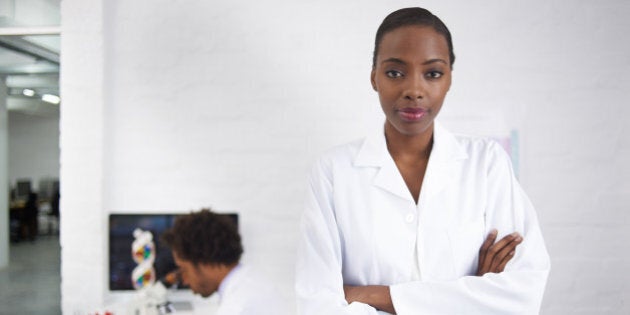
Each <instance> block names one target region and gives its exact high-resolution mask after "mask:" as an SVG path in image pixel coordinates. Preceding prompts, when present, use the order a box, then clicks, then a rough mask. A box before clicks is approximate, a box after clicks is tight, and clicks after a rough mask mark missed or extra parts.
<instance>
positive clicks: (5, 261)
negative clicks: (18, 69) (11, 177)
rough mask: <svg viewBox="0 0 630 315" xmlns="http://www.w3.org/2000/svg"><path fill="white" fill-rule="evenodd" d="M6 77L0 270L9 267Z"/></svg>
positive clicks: (1, 103) (2, 89)
mask: <svg viewBox="0 0 630 315" xmlns="http://www.w3.org/2000/svg"><path fill="white" fill-rule="evenodd" d="M5 82H6V77H5V76H0V231H3V232H2V233H1V234H0V269H2V268H4V267H6V266H8V265H9V233H7V232H6V231H9V211H8V204H9V198H8V197H9V183H8V180H6V178H8V176H7V173H8V165H9V163H8V161H7V160H8V158H9V154H8V152H7V150H8V144H7V142H8V140H7V139H8V138H9V137H8V131H7V122H8V115H7V89H6V84H5Z"/></svg>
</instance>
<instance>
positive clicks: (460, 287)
mask: <svg viewBox="0 0 630 315" xmlns="http://www.w3.org/2000/svg"><path fill="white" fill-rule="evenodd" d="M489 151H490V152H489V153H488V154H489V156H490V158H489V159H488V160H487V163H488V164H487V165H486V169H487V181H486V182H485V185H487V196H486V226H487V228H488V230H489V229H492V228H497V229H498V230H499V237H498V238H497V240H498V239H500V237H502V236H503V235H506V234H509V233H511V232H513V231H517V232H519V233H520V234H521V235H523V242H522V243H521V244H520V245H519V246H518V247H517V249H516V255H515V256H514V257H513V258H512V260H511V261H510V262H509V263H508V265H507V266H506V268H505V270H504V272H502V273H498V274H496V273H487V274H485V275H484V276H482V277H477V276H464V277H462V278H459V279H456V280H452V281H417V282H409V283H402V284H396V285H392V286H391V287H390V292H391V297H392V302H393V304H394V308H395V309H396V312H397V314H399V315H411V314H538V313H539V309H540V304H541V301H542V296H543V292H544V288H545V284H546V281H547V276H548V273H549V269H550V264H549V255H548V254H547V250H546V248H545V244H544V241H543V237H542V234H541V231H540V227H539V225H538V220H537V217H536V213H535V212H534V208H533V206H532V204H531V203H530V201H529V199H528V198H527V196H526V195H525V193H524V192H523V190H522V189H521V187H520V185H519V184H518V182H517V181H516V178H515V176H514V174H513V171H512V166H511V164H510V160H509V157H508V156H507V154H506V153H505V151H503V150H502V149H500V148H498V145H491V146H490V148H489Z"/></svg>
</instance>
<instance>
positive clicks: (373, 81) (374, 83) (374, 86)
mask: <svg viewBox="0 0 630 315" xmlns="http://www.w3.org/2000/svg"><path fill="white" fill-rule="evenodd" d="M375 77H376V71H375V70H374V69H372V73H370V82H371V83H372V89H373V90H374V91H377V92H378V89H377V88H376V80H374V78H375Z"/></svg>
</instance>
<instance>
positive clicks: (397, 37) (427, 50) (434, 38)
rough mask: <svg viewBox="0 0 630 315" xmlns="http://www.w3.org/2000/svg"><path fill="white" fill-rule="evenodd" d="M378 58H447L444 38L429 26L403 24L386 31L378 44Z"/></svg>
mask: <svg viewBox="0 0 630 315" xmlns="http://www.w3.org/2000/svg"><path fill="white" fill-rule="evenodd" d="M377 58H378V60H385V59H388V58H398V59H423V60H426V59H436V58H439V59H444V60H447V61H448V60H449V50H448V44H447V42H446V38H445V37H444V36H443V35H442V34H440V33H438V32H436V31H435V30H434V29H433V28H432V27H429V26H417V25H410V26H403V27H399V28H397V29H394V30H392V31H390V32H387V33H386V34H385V35H383V39H382V40H381V42H380V44H379V50H378V56H377Z"/></svg>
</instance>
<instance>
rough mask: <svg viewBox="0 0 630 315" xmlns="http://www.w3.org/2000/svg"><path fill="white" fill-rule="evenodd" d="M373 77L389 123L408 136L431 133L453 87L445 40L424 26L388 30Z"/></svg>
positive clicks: (381, 44)
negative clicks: (449, 90) (434, 121)
mask: <svg viewBox="0 0 630 315" xmlns="http://www.w3.org/2000/svg"><path fill="white" fill-rule="evenodd" d="M371 79H372V87H373V88H374V90H375V91H377V92H378V96H379V99H380V102H381V107H382V108H383V112H385V116H386V118H387V122H386V123H387V124H389V125H391V127H394V129H395V130H397V131H398V132H400V133H401V134H403V135H407V136H414V135H419V134H423V133H425V132H431V131H432V130H433V129H432V126H433V120H434V119H435V117H436V116H437V114H438V113H439V112H440V109H441V108H442V103H443V102H444V97H445V96H446V92H448V89H449V88H450V86H451V66H450V59H449V51H448V45H447V43H446V39H445V38H444V36H442V35H441V34H439V33H437V32H436V31H435V30H433V29H432V28H431V27H424V26H413V25H412V26H404V27H400V28H397V29H395V30H393V31H391V32H389V33H386V34H385V35H384V36H383V38H382V40H381V43H380V45H379V51H378V55H377V56H376V65H375V68H374V69H373V70H372V75H371Z"/></svg>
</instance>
